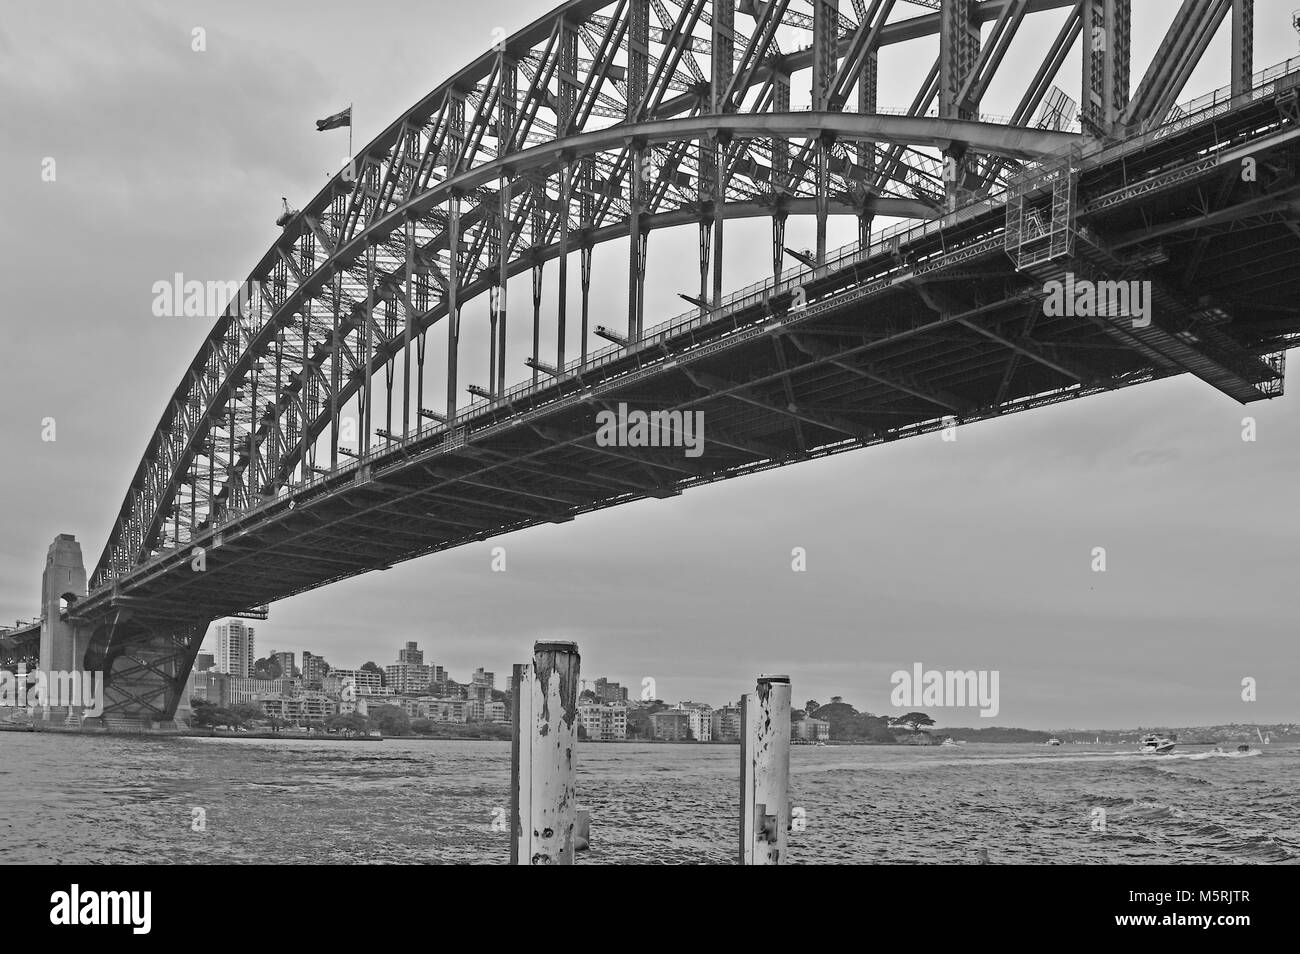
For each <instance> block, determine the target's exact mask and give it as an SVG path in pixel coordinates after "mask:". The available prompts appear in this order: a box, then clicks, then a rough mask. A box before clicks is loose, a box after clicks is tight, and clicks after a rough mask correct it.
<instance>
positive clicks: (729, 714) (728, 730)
mask: <svg viewBox="0 0 1300 954" xmlns="http://www.w3.org/2000/svg"><path fill="white" fill-rule="evenodd" d="M709 721H710V726H709V731H710V733H711V734H712V736H713V741H714V742H739V741H740V706H736V705H731V704H730V703H728V704H727V705H725V706H723V707H722V708H720V709H714V710H713V716H712V717H711V719H710V720H709Z"/></svg>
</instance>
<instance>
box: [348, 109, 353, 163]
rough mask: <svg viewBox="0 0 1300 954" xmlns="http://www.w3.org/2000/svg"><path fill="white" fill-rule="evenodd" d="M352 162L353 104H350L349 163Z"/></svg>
mask: <svg viewBox="0 0 1300 954" xmlns="http://www.w3.org/2000/svg"><path fill="white" fill-rule="evenodd" d="M351 161H352V104H351V103H348V162H351Z"/></svg>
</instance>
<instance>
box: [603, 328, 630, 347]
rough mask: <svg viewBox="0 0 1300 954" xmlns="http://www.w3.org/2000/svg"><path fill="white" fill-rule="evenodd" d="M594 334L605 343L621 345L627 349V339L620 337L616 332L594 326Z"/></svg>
mask: <svg viewBox="0 0 1300 954" xmlns="http://www.w3.org/2000/svg"><path fill="white" fill-rule="evenodd" d="M596 334H597V336H598V337H601V338H604V339H605V340H606V341H612V342H614V344H616V345H622V346H623V347H624V348H626V347H627V338H625V337H624V336H623V335H620V334H619V333H618V332H617V331H612V330H611V329H609V328H606V327H605V326H604V325H597V326H596Z"/></svg>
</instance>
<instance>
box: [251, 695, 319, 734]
mask: <svg viewBox="0 0 1300 954" xmlns="http://www.w3.org/2000/svg"><path fill="white" fill-rule="evenodd" d="M258 704H259V705H261V707H262V711H263V712H265V713H266V714H267V715H268V716H272V717H275V718H277V719H282V720H283V721H285V722H287V723H289V724H290V725H296V726H306V725H308V724H310V723H312V722H322V723H323V722H324V721H325V720H326V719H328V718H329V717H330V716H332V715H334V713H336V712H337V711H338V703H337V702H335V701H334V700H332V699H330V698H329V697H328V696H327V695H325V693H323V692H318V691H316V690H314V689H309V690H307V691H305V692H302V693H300V694H299V695H296V696H284V695H274V694H268V695H264V696H261V697H260V698H259V699H258Z"/></svg>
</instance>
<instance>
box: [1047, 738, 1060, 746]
mask: <svg viewBox="0 0 1300 954" xmlns="http://www.w3.org/2000/svg"><path fill="white" fill-rule="evenodd" d="M1047 744H1048V745H1060V744H1061V740H1060V739H1058V738H1057V737H1056V736H1052V737H1051V738H1050V739H1048V740H1047Z"/></svg>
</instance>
